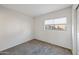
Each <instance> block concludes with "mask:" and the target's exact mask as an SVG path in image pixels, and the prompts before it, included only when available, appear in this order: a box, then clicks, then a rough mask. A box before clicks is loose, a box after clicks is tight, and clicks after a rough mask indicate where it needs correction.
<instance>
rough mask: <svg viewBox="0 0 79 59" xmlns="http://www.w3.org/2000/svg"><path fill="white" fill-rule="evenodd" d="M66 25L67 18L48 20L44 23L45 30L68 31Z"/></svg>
mask: <svg viewBox="0 0 79 59" xmlns="http://www.w3.org/2000/svg"><path fill="white" fill-rule="evenodd" d="M66 25H67V17H62V18H56V19H48V20H45V22H44V29H45V30H58V31H64V30H66Z"/></svg>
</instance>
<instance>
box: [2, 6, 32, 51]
mask: <svg viewBox="0 0 79 59" xmlns="http://www.w3.org/2000/svg"><path fill="white" fill-rule="evenodd" d="M31 39H33V19H32V18H31V17H29V16H26V15H24V14H21V13H19V12H17V11H14V10H10V9H7V8H4V7H2V6H0V51H2V50H4V49H7V48H10V47H13V46H16V45H18V44H21V43H24V42H26V41H28V40H31Z"/></svg>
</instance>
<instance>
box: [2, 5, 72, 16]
mask: <svg viewBox="0 0 79 59" xmlns="http://www.w3.org/2000/svg"><path fill="white" fill-rule="evenodd" d="M3 6H4V7H7V8H10V9H13V10H16V11H19V12H21V13H24V14H26V15H29V16H33V17H34V16H39V15H42V14H46V13H48V12H53V11H57V10H60V9H63V8H67V7H69V6H71V5H70V4H9V5H3Z"/></svg>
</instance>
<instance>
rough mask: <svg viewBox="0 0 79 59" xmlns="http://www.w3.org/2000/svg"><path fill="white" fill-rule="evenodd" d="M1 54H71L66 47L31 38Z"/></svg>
mask: <svg viewBox="0 0 79 59" xmlns="http://www.w3.org/2000/svg"><path fill="white" fill-rule="evenodd" d="M2 52H3V54H1V55H71V54H72V53H71V51H70V50H69V49H65V48H62V47H59V46H56V45H52V44H49V43H46V42H42V41H39V40H31V41H29V42H26V43H23V44H20V45H17V46H15V47H12V48H10V49H7V50H5V51H2Z"/></svg>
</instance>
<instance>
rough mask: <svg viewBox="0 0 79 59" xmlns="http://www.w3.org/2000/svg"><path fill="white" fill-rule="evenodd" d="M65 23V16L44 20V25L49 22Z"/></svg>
mask: <svg viewBox="0 0 79 59" xmlns="http://www.w3.org/2000/svg"><path fill="white" fill-rule="evenodd" d="M66 23H67V18H66V17H63V18H57V19H50V20H46V21H45V25H49V24H66Z"/></svg>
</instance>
